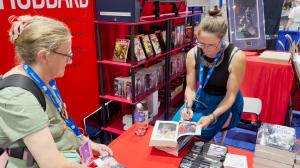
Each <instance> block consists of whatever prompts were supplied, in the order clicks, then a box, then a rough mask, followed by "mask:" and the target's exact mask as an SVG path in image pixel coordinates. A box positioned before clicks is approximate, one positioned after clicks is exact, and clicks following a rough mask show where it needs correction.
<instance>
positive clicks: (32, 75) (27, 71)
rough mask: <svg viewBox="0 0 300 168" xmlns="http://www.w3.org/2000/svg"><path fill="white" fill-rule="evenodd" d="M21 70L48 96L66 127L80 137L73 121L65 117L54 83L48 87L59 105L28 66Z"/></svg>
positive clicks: (62, 103)
mask: <svg viewBox="0 0 300 168" xmlns="http://www.w3.org/2000/svg"><path fill="white" fill-rule="evenodd" d="M23 69H24V71H25V72H26V73H27V74H28V75H29V76H30V77H31V79H32V80H33V81H34V82H35V83H36V84H37V85H38V86H39V88H40V89H41V90H42V91H43V92H44V93H45V94H47V95H48V96H49V98H50V99H51V101H52V103H53V104H54V106H55V107H56V110H57V112H58V113H60V115H61V116H62V118H63V119H64V120H65V122H66V124H67V125H68V127H69V128H71V129H72V131H73V132H74V133H75V135H76V136H78V137H81V136H82V134H81V132H80V130H79V128H78V126H77V125H76V124H75V122H74V120H73V119H72V118H71V117H70V116H68V115H67V112H66V111H65V109H64V102H63V100H62V98H61V95H60V93H59V91H58V89H57V86H56V84H55V81H54V80H51V81H50V82H49V85H50V86H51V88H52V90H53V92H54V94H55V96H56V97H57V99H59V101H60V103H59V102H57V100H56V99H55V97H54V95H53V93H52V92H51V90H50V89H49V88H48V87H47V86H46V85H45V83H44V82H43V81H42V79H41V78H40V77H39V76H38V74H36V73H35V72H34V71H33V69H32V68H31V67H30V66H28V65H26V64H24V65H23Z"/></svg>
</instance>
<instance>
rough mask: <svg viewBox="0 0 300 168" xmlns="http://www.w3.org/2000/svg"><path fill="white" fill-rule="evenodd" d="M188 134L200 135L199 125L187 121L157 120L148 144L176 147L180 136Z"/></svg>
mask: <svg viewBox="0 0 300 168" xmlns="http://www.w3.org/2000/svg"><path fill="white" fill-rule="evenodd" d="M190 135H201V126H200V125H198V124H197V123H195V122H188V121H180V122H176V121H160V120H157V121H156V123H155V125H154V129H153V132H152V135H151V139H150V144H149V146H164V147H178V144H179V141H180V139H181V137H184V136H190Z"/></svg>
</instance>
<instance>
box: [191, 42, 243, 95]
mask: <svg viewBox="0 0 300 168" xmlns="http://www.w3.org/2000/svg"><path fill="white" fill-rule="evenodd" d="M233 49H234V46H233V45H232V44H229V45H228V46H227V48H226V49H225V51H224V59H223V61H222V62H221V63H220V64H219V66H217V67H215V70H214V72H213V74H212V76H211V77H210V79H209V81H208V82H207V85H206V86H205V88H204V91H205V92H206V93H208V94H211V95H218V96H221V95H222V96H223V95H225V94H226V91H227V88H226V86H227V80H228V77H229V72H228V66H229V64H230V62H231V60H232V57H233V55H234V54H235V53H236V52H237V51H238V50H235V51H234V53H233V54H232V52H233ZM202 53H203V52H202V49H200V48H199V47H198V48H197V55H196V56H195V59H196V65H195V69H196V79H197V81H199V67H200V56H201V55H202ZM203 56H204V55H203ZM204 59H205V60H206V61H208V62H213V61H214V58H208V57H206V56H204ZM207 72H208V67H206V66H204V75H203V82H204V81H205V78H206V75H207ZM196 87H197V88H198V86H196Z"/></svg>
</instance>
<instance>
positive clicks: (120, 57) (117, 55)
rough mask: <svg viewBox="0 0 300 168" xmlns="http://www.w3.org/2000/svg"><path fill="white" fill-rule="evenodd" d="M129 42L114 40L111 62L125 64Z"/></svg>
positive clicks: (126, 40)
mask: <svg viewBox="0 0 300 168" xmlns="http://www.w3.org/2000/svg"><path fill="white" fill-rule="evenodd" d="M129 44H130V40H128V39H116V43H115V49H114V56H113V61H119V62H126V59H127V54H128V48H129Z"/></svg>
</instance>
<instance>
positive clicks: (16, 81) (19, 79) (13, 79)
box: [0, 74, 46, 111]
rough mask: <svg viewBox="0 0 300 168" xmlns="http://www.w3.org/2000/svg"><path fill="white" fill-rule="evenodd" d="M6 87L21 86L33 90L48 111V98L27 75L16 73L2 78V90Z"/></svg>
mask: <svg viewBox="0 0 300 168" xmlns="http://www.w3.org/2000/svg"><path fill="white" fill-rule="evenodd" d="M6 87H20V88H22V89H25V90H27V91H29V92H31V93H32V94H33V95H34V96H35V97H36V99H37V100H38V102H39V103H40V105H41V106H42V107H43V109H44V111H46V100H45V97H44V94H43V93H42V91H41V89H40V88H39V87H38V86H37V85H36V84H35V83H34V82H33V81H32V80H31V79H30V78H29V77H27V76H24V75H20V74H14V75H10V76H8V77H5V78H3V79H0V90H2V89H4V88H6Z"/></svg>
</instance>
